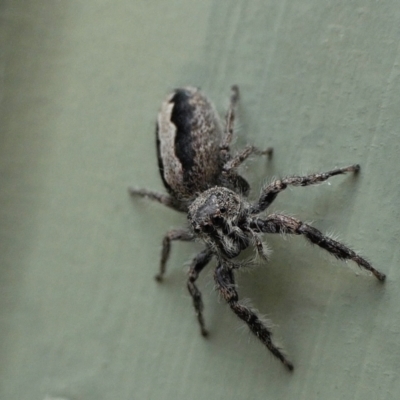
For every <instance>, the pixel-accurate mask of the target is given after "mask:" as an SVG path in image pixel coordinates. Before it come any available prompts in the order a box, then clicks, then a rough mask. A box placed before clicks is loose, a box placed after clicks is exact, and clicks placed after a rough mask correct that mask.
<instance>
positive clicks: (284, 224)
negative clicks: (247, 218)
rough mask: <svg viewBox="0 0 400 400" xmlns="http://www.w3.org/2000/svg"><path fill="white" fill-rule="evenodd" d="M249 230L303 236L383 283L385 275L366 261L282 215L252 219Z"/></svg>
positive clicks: (351, 251) (313, 230)
mask: <svg viewBox="0 0 400 400" xmlns="http://www.w3.org/2000/svg"><path fill="white" fill-rule="evenodd" d="M250 228H251V229H254V230H255V231H258V232H264V233H288V234H294V235H304V236H305V238H306V239H307V240H308V241H309V242H311V243H313V244H316V245H317V246H319V247H321V248H323V249H325V250H326V251H328V252H329V253H331V254H332V255H334V256H335V257H336V258H338V259H339V260H342V261H345V260H351V261H354V262H355V263H356V264H357V265H358V266H359V267H360V268H364V269H365V270H367V271H370V272H371V273H372V274H373V275H374V276H375V277H376V278H377V279H378V280H379V281H380V282H384V281H385V279H386V275H385V274H383V273H382V272H379V271H378V270H376V269H375V268H374V267H373V266H372V265H371V264H370V263H369V262H368V261H367V260H366V259H364V258H362V257H361V256H359V255H358V254H357V253H355V252H354V251H353V250H351V249H350V248H348V247H347V246H345V245H344V244H343V243H340V242H338V241H336V240H333V239H331V238H330V237H328V236H326V235H324V234H323V233H322V232H321V231H319V230H318V229H316V228H314V227H312V226H311V225H308V224H305V223H303V222H302V221H300V220H298V219H296V218H293V217H289V216H288V215H283V214H271V215H269V216H268V217H267V218H265V219H260V218H254V219H253V220H252V221H251V223H250Z"/></svg>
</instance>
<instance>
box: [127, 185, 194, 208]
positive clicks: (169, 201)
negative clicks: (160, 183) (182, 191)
mask: <svg viewBox="0 0 400 400" xmlns="http://www.w3.org/2000/svg"><path fill="white" fill-rule="evenodd" d="M128 193H129V194H130V196H131V197H135V196H138V197H147V198H148V199H150V200H153V201H157V202H158V203H161V204H164V206H167V207H170V208H172V209H174V210H175V211H180V212H186V211H187V207H185V205H183V204H181V203H180V202H179V201H177V200H175V199H174V198H173V197H171V196H168V195H167V194H163V193H159V192H155V191H153V190H147V189H136V188H131V187H130V188H128Z"/></svg>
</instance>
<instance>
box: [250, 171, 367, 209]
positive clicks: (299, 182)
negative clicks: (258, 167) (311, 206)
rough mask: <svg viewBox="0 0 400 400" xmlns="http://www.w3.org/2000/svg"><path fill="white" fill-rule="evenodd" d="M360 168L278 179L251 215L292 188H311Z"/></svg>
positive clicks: (262, 194)
mask: <svg viewBox="0 0 400 400" xmlns="http://www.w3.org/2000/svg"><path fill="white" fill-rule="evenodd" d="M359 170H360V166H359V165H358V164H353V165H349V166H348V167H344V168H336V169H333V170H331V171H328V172H322V173H319V174H311V175H305V176H291V177H288V178H285V179H278V180H276V181H274V182H272V183H270V184H269V185H267V186H266V187H265V188H264V189H263V190H262V193H261V196H260V198H259V200H258V202H257V203H255V204H254V205H252V207H251V209H250V213H251V214H259V213H260V212H262V211H264V210H265V209H267V208H268V207H269V205H270V204H271V203H272V202H273V201H274V200H275V199H276V197H277V196H278V194H279V193H280V192H282V191H283V190H285V189H286V188H287V187H288V186H289V185H290V186H309V185H315V184H318V183H320V182H324V181H326V180H327V179H329V178H331V177H332V176H335V175H341V174H345V173H347V172H358V171H359Z"/></svg>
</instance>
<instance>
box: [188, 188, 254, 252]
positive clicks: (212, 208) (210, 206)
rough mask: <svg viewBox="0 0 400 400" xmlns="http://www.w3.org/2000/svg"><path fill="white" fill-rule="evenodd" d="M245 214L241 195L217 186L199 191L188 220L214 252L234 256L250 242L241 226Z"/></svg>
mask: <svg viewBox="0 0 400 400" xmlns="http://www.w3.org/2000/svg"><path fill="white" fill-rule="evenodd" d="M244 215H245V210H244V209H243V203H242V200H241V197H240V195H238V194H237V193H235V192H233V191H232V190H229V189H227V188H224V187H218V186H217V187H214V188H212V189H208V190H206V191H205V192H203V193H201V194H199V196H198V197H197V198H196V200H194V201H193V203H192V204H191V205H190V207H189V212H188V219H189V222H190V224H191V226H192V228H193V231H194V232H195V234H196V235H197V236H198V237H199V238H201V239H203V240H204V242H205V243H206V244H207V245H208V246H209V247H210V248H211V249H212V250H213V252H214V253H216V254H218V253H220V254H221V255H222V256H224V257H227V258H234V257H236V256H238V255H239V254H240V252H241V251H242V250H244V249H245V248H246V247H248V246H249V244H250V241H249V239H248V237H247V235H246V233H245V231H243V227H242V228H239V225H242V224H243V222H244V221H242V220H243V218H244Z"/></svg>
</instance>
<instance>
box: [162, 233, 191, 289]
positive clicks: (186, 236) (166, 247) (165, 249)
mask: <svg viewBox="0 0 400 400" xmlns="http://www.w3.org/2000/svg"><path fill="white" fill-rule="evenodd" d="M193 239H194V236H193V234H192V233H191V232H189V231H187V230H186V229H172V230H170V231H168V232H167V233H166V235H165V236H164V239H163V242H162V250H161V260H160V272H159V273H158V274H157V275H156V276H155V279H156V280H157V281H158V282H161V281H162V280H163V278H164V274H165V270H166V266H167V261H168V258H169V253H170V250H171V241H172V240H183V241H187V242H189V241H192V240H193Z"/></svg>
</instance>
